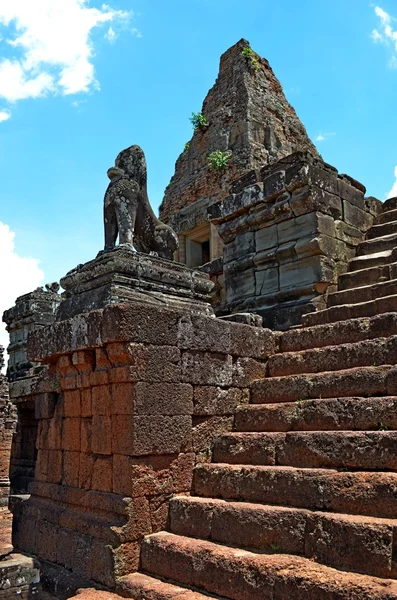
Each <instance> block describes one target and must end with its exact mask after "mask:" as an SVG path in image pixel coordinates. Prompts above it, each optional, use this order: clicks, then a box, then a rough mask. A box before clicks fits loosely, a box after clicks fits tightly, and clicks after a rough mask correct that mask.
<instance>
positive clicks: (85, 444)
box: [80, 418, 92, 453]
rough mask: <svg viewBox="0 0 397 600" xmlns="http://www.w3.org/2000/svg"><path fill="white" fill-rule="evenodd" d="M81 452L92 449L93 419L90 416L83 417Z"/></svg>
mask: <svg viewBox="0 0 397 600" xmlns="http://www.w3.org/2000/svg"><path fill="white" fill-rule="evenodd" d="M80 436H81V452H87V453H88V452H91V451H92V421H91V419H90V418H87V419H81V433H80Z"/></svg>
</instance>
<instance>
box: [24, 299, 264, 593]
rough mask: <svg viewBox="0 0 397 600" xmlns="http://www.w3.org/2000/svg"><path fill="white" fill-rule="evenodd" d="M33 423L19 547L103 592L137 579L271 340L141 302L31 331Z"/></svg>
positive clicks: (243, 398)
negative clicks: (37, 367) (147, 541)
mask: <svg viewBox="0 0 397 600" xmlns="http://www.w3.org/2000/svg"><path fill="white" fill-rule="evenodd" d="M29 347H30V351H29V352H30V358H31V359H32V360H37V361H42V362H43V363H44V364H45V365H46V369H45V370H44V371H43V372H42V373H41V375H40V376H39V378H38V381H37V383H36V387H35V414H36V418H37V419H38V421H39V425H38V435H37V444H36V445H37V453H38V454H37V461H36V470H35V480H34V482H33V483H31V485H30V492H31V496H30V498H29V499H28V500H26V501H25V502H23V504H22V506H21V507H20V509H19V511H18V514H17V515H15V514H14V521H15V526H14V545H15V546H16V548H18V549H19V550H21V551H24V552H29V553H33V554H35V555H36V556H38V557H39V559H44V560H47V561H51V562H53V563H56V564H58V565H61V566H63V567H66V568H67V569H70V570H72V572H73V573H75V574H77V575H79V576H82V577H85V578H87V579H92V580H94V581H97V582H99V583H102V584H104V585H107V586H109V587H113V586H114V582H115V578H116V577H117V576H121V575H123V574H125V573H130V572H132V571H134V570H136V569H137V567H138V561H139V548H140V541H141V539H142V537H143V536H144V535H146V534H149V533H152V532H156V531H160V530H162V529H164V528H165V527H166V525H167V518H168V500H169V499H170V498H171V497H172V496H173V495H174V494H176V493H187V494H189V493H190V489H191V479H192V471H193V467H194V465H195V464H196V463H197V462H204V461H206V460H209V458H210V453H211V448H212V443H213V441H214V439H215V438H216V437H217V436H218V435H219V434H220V433H222V432H225V431H229V430H231V428H232V424H233V414H234V411H235V409H236V407H237V406H238V405H241V404H244V403H247V402H248V400H249V393H248V387H249V385H250V384H251V382H252V381H254V380H256V379H260V378H262V377H263V376H264V372H265V365H266V359H267V357H268V356H269V355H270V354H272V353H273V352H274V349H275V336H274V334H273V333H272V332H270V331H268V330H265V329H261V328H255V327H250V326H247V325H241V324H236V323H231V322H226V321H222V320H218V319H214V318H210V317H205V316H192V315H190V314H188V313H186V312H182V311H179V310H168V309H162V308H157V307H154V306H149V305H140V304H113V305H111V306H109V307H107V308H105V309H103V310H96V311H92V312H91V313H88V314H83V315H78V316H76V317H74V318H73V319H71V320H68V321H62V322H59V323H56V324H54V325H51V326H49V327H46V328H44V329H41V330H40V331H36V332H34V333H33V334H31V336H30V338H29Z"/></svg>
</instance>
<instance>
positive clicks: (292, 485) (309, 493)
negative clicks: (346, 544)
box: [193, 464, 397, 519]
mask: <svg viewBox="0 0 397 600" xmlns="http://www.w3.org/2000/svg"><path fill="white" fill-rule="evenodd" d="M396 489H397V473H390V472H389V473H386V472H384V473H379V472H375V471H370V472H365V471H353V472H348V471H344V470H343V471H338V470H336V469H312V468H305V469H302V468H296V467H282V466H260V465H231V464H202V465H198V466H197V467H196V468H195V470H194V479H193V490H194V493H195V494H197V495H198V496H204V497H206V498H223V499H225V500H245V501H247V502H255V503H263V504H274V505H276V506H294V507H297V508H309V509H311V510H320V511H332V512H337V513H348V514H355V515H367V516H373V517H384V518H392V519H395V518H396V515H397V511H396Z"/></svg>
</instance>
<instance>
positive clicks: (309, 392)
mask: <svg viewBox="0 0 397 600" xmlns="http://www.w3.org/2000/svg"><path fill="white" fill-rule="evenodd" d="M396 391H397V369H396V368H395V367H393V366H390V365H387V366H385V365H384V366H380V367H357V368H354V369H345V370H343V371H327V372H324V373H309V374H302V375H287V376H286V377H269V378H266V379H263V380H261V381H255V382H254V383H253V384H252V386H251V402H252V403H253V404H274V403H277V402H296V401H300V400H309V399H315V398H341V397H345V398H349V397H352V396H366V397H370V396H393V395H394V394H395V393H396Z"/></svg>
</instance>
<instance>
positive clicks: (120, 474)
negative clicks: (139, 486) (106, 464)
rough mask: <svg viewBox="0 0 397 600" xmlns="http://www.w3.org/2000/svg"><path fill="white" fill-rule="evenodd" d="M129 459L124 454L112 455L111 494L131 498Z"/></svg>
mask: <svg viewBox="0 0 397 600" xmlns="http://www.w3.org/2000/svg"><path fill="white" fill-rule="evenodd" d="M131 486H132V472H131V458H130V457H129V456H127V455H126V454H113V492H114V493H115V494H122V495H124V496H131Z"/></svg>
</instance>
